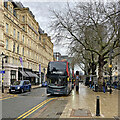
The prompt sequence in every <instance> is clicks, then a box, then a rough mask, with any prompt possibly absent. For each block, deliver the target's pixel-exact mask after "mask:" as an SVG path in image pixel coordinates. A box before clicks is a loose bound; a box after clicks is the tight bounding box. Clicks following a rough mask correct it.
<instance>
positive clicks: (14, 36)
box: [13, 29, 16, 38]
mask: <svg viewBox="0 0 120 120" xmlns="http://www.w3.org/2000/svg"><path fill="white" fill-rule="evenodd" d="M15 32H16V30H15V29H14V30H13V37H14V38H15Z"/></svg>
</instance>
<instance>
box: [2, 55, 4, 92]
mask: <svg viewBox="0 0 120 120" xmlns="http://www.w3.org/2000/svg"><path fill="white" fill-rule="evenodd" d="M3 62H4V61H3V57H2V71H3V68H4V67H3ZM3 80H4V79H3V73H2V93H4V86H3Z"/></svg>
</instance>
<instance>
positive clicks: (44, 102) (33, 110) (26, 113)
mask: <svg viewBox="0 0 120 120" xmlns="http://www.w3.org/2000/svg"><path fill="white" fill-rule="evenodd" d="M53 99H56V98H50V99H47V100H45V101H43V102H42V103H40V104H38V105H37V106H35V107H33V108H32V109H30V110H28V111H27V112H25V113H24V114H22V115H20V116H19V117H18V118H17V119H15V120H18V119H21V120H22V119H24V118H26V117H27V116H29V115H30V114H32V113H33V112H35V111H36V110H37V109H39V108H40V107H42V106H43V105H45V104H46V103H48V102H49V101H51V100H53ZM23 116H24V117H23Z"/></svg>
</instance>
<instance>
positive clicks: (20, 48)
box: [0, 0, 53, 86]
mask: <svg viewBox="0 0 120 120" xmlns="http://www.w3.org/2000/svg"><path fill="white" fill-rule="evenodd" d="M2 52H3V53H4V54H5V55H6V56H7V58H4V59H3V61H4V64H3V66H4V70H5V74H4V75H3V76H4V85H6V86H7V85H10V84H11V83H12V82H14V81H15V80H18V79H22V77H23V78H24V79H30V80H32V81H33V83H35V82H38V81H39V71H41V73H44V72H46V71H47V65H48V62H49V61H52V60H53V43H52V42H51V37H50V36H48V35H47V33H44V31H43V30H42V29H41V28H40V26H39V23H38V22H37V21H36V20H35V16H34V15H33V14H32V12H31V11H30V9H29V8H25V7H24V6H23V5H22V4H21V3H17V2H13V1H12V2H11V1H7V2H3V0H2V1H0V54H2ZM20 58H21V59H22V62H23V63H22V64H23V69H22V66H21V62H20ZM0 66H1V67H0V68H2V57H0ZM39 66H41V67H39ZM21 76H22V77H21ZM0 81H2V74H0Z"/></svg>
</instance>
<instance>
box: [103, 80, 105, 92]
mask: <svg viewBox="0 0 120 120" xmlns="http://www.w3.org/2000/svg"><path fill="white" fill-rule="evenodd" d="M103 92H104V93H105V80H103Z"/></svg>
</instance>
